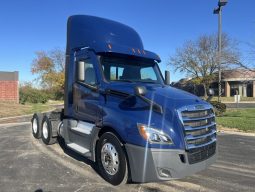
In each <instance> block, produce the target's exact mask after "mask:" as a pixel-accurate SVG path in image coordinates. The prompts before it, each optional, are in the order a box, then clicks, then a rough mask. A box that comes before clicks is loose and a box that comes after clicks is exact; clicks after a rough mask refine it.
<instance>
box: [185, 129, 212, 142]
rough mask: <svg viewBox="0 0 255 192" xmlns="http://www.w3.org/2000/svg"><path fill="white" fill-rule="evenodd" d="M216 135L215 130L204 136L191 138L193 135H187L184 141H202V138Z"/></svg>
mask: <svg viewBox="0 0 255 192" xmlns="http://www.w3.org/2000/svg"><path fill="white" fill-rule="evenodd" d="M215 133H216V130H212V131H211V132H210V133H207V134H204V135H200V136H193V135H187V136H186V137H185V139H186V140H187V141H188V140H195V139H202V138H206V137H209V136H211V135H213V134H215Z"/></svg>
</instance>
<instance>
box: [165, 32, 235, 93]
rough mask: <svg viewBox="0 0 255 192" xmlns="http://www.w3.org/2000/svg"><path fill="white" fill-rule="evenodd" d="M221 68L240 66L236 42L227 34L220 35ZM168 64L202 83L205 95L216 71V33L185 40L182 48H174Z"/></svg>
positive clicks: (196, 82)
mask: <svg viewBox="0 0 255 192" xmlns="http://www.w3.org/2000/svg"><path fill="white" fill-rule="evenodd" d="M221 47H222V53H221V68H222V69H223V70H224V69H227V68H231V67H234V66H236V65H239V66H240V61H239V60H240V59H239V58H240V54H239V51H238V49H237V43H236V42H235V41H234V40H232V39H230V38H229V37H228V35H227V34H223V35H222V45H221ZM168 65H170V66H173V67H174V69H175V71H179V72H184V73H186V75H189V76H191V77H192V78H193V81H194V83H195V84H202V85H203V87H204V93H205V96H207V94H206V93H207V89H208V88H209V85H210V83H211V82H212V81H213V80H214V79H215V72H216V71H218V38H217V35H202V36H200V37H198V39H197V40H195V41H187V42H186V43H184V45H183V47H182V48H178V49H176V53H175V55H174V56H172V57H170V60H169V63H168Z"/></svg>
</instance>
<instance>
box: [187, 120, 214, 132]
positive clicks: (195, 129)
mask: <svg viewBox="0 0 255 192" xmlns="http://www.w3.org/2000/svg"><path fill="white" fill-rule="evenodd" d="M215 125H216V123H215V122H213V123H211V124H209V125H204V126H199V127H191V126H189V125H185V126H184V129H185V131H198V130H201V129H208V128H210V127H212V126H215Z"/></svg>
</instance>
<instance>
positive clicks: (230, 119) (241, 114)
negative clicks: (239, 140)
mask: <svg viewBox="0 0 255 192" xmlns="http://www.w3.org/2000/svg"><path fill="white" fill-rule="evenodd" d="M216 121H217V123H218V124H219V125H222V126H223V127H228V128H236V129H239V130H242V131H245V132H255V108H252V109H228V110H227V112H225V113H224V115H223V116H222V117H217V118H216Z"/></svg>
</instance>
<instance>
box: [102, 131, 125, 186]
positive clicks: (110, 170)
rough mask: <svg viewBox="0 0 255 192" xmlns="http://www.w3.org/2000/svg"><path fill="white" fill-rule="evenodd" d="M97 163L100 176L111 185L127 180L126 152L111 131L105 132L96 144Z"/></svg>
mask: <svg viewBox="0 0 255 192" xmlns="http://www.w3.org/2000/svg"><path fill="white" fill-rule="evenodd" d="M97 164H98V168H99V172H100V174H101V175H102V177H103V178H104V179H105V180H106V181H108V182H109V183H111V184H112V185H119V184H124V183H126V182H127V180H128V168H127V159H126V154H125V152H124V150H123V148H122V146H121V143H120V141H119V139H118V138H117V137H116V136H115V135H114V134H113V133H110V132H107V133H104V134H103V135H102V136H101V137H100V139H99V141H98V144H97Z"/></svg>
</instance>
